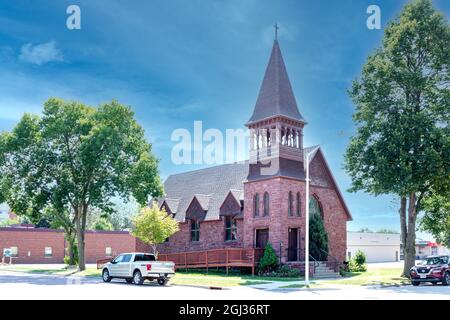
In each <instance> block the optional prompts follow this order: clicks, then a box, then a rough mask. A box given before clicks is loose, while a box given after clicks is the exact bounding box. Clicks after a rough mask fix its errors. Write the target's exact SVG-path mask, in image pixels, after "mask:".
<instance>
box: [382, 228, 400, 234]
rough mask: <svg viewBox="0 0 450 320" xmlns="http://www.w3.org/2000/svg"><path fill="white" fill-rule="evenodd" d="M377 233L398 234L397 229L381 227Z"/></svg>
mask: <svg viewBox="0 0 450 320" xmlns="http://www.w3.org/2000/svg"><path fill="white" fill-rule="evenodd" d="M377 233H385V234H398V232H397V231H395V230H392V229H380V230H378V231H377Z"/></svg>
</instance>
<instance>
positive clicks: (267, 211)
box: [263, 191, 270, 217]
mask: <svg viewBox="0 0 450 320" xmlns="http://www.w3.org/2000/svg"><path fill="white" fill-rule="evenodd" d="M263 202H264V208H263V209H264V217H268V216H269V215H270V195H269V193H268V192H267V191H266V192H264V196H263Z"/></svg>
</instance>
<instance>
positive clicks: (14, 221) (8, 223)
mask: <svg viewBox="0 0 450 320" xmlns="http://www.w3.org/2000/svg"><path fill="white" fill-rule="evenodd" d="M19 223H20V220H19V219H7V220H5V221H1V222H0V227H8V226H11V225H13V224H19Z"/></svg>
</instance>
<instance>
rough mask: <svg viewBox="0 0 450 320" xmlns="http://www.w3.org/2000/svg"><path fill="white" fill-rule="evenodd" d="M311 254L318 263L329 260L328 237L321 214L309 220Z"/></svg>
mask: <svg viewBox="0 0 450 320" xmlns="http://www.w3.org/2000/svg"><path fill="white" fill-rule="evenodd" d="M309 252H310V254H311V256H313V257H314V259H316V260H318V261H327V259H328V235H327V232H326V230H325V227H324V225H323V221H322V217H321V216H320V215H319V214H313V215H311V217H310V218H309Z"/></svg>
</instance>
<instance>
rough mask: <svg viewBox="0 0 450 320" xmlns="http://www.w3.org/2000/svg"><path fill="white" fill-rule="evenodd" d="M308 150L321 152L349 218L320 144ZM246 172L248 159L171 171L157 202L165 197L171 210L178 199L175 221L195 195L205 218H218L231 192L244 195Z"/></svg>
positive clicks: (237, 196)
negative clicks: (164, 194)
mask: <svg viewBox="0 0 450 320" xmlns="http://www.w3.org/2000/svg"><path fill="white" fill-rule="evenodd" d="M307 152H312V156H311V158H310V161H312V160H313V159H314V158H315V157H316V156H317V155H318V154H319V153H320V154H321V156H322V158H323V160H324V161H323V163H324V167H325V170H326V171H327V173H328V175H329V176H330V177H331V180H332V183H333V186H334V188H335V190H336V193H337V195H338V198H339V200H340V202H341V203H342V206H343V208H344V211H345V213H346V215H347V218H348V220H352V216H351V214H350V211H349V210H348V207H347V205H346V203H345V201H344V198H343V196H342V194H341V191H340V190H339V187H338V185H337V183H336V180H335V179H334V177H333V174H332V173H331V170H330V167H329V166H328V163H327V162H326V160H325V157H324V155H323V153H322V150H321V149H320V147H319V146H313V147H308V148H305V149H304V154H306V153H307ZM300 170H301V169H300ZM248 172H249V163H248V161H245V162H237V163H232V164H224V165H220V166H215V167H209V168H205V169H200V170H195V171H188V172H184V173H179V174H174V175H171V176H169V177H168V178H167V180H166V181H165V182H164V189H165V192H166V198H162V199H159V204H160V205H162V204H163V203H164V201H165V202H166V203H167V205H168V206H169V208H170V209H171V210H172V207H175V203H177V206H176V208H177V209H176V212H173V211H172V213H176V214H175V219H176V220H177V221H179V222H184V221H185V219H186V210H187V209H188V208H189V206H190V204H191V203H192V201H193V200H194V199H196V200H197V201H198V203H199V204H200V206H201V207H202V209H203V210H205V211H206V216H205V218H204V221H211V220H218V219H220V207H221V206H222V204H223V202H224V201H225V200H226V198H227V196H228V195H229V194H230V193H231V194H232V195H233V197H234V198H235V199H236V200H237V201H238V202H240V201H241V200H243V199H244V182H245V181H246V180H247V175H248ZM297 179H299V180H304V179H305V178H304V172H301V173H299V174H298V178H297ZM169 203H170V204H169Z"/></svg>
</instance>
